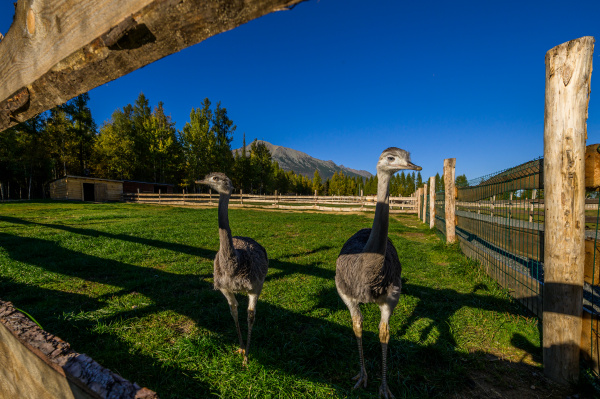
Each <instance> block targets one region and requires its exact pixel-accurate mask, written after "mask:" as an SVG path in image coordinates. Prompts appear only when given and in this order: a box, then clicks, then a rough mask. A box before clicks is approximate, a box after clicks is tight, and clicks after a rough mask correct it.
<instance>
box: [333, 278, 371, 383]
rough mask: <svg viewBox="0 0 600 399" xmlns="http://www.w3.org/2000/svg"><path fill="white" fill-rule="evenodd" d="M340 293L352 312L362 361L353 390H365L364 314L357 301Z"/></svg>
mask: <svg viewBox="0 0 600 399" xmlns="http://www.w3.org/2000/svg"><path fill="white" fill-rule="evenodd" d="M338 293H339V294H340V297H341V298H342V300H343V301H344V303H345V304H346V306H347V307H348V310H350V316H352V329H353V330H354V335H355V336H356V342H357V343H358V356H359V360H360V372H359V373H358V374H357V375H356V376H355V377H354V378H353V380H355V381H357V382H356V385H354V388H352V389H356V388H358V387H360V386H361V384H362V386H363V387H364V388H366V387H367V370H366V369H365V357H364V355H363V347H362V323H363V318H362V313H360V306H359V305H358V302H357V301H355V300H353V299H352V298H350V297H348V296H346V295H344V294H342V293H341V292H339V290H338Z"/></svg>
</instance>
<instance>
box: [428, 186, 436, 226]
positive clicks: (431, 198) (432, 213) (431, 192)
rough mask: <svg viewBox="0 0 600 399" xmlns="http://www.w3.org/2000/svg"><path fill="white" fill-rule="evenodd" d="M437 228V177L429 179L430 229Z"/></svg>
mask: <svg viewBox="0 0 600 399" xmlns="http://www.w3.org/2000/svg"><path fill="white" fill-rule="evenodd" d="M434 227H435V176H431V177H430V178H429V228H430V229H433V228H434Z"/></svg>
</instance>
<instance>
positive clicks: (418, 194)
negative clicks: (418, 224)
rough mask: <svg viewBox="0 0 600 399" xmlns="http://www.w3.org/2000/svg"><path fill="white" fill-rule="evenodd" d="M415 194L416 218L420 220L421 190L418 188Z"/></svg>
mask: <svg viewBox="0 0 600 399" xmlns="http://www.w3.org/2000/svg"><path fill="white" fill-rule="evenodd" d="M415 193H416V194H417V218H418V219H421V210H422V207H421V189H420V188H418V189H417V191H416V192H415Z"/></svg>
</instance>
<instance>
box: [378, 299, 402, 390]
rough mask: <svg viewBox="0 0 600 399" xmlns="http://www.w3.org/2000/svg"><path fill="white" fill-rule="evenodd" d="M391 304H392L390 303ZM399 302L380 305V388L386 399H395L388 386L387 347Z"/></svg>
mask: <svg viewBox="0 0 600 399" xmlns="http://www.w3.org/2000/svg"><path fill="white" fill-rule="evenodd" d="M390 302H391V303H390ZM397 302H398V300H397V299H396V300H395V301H393V300H392V301H389V302H386V303H383V304H381V305H379V309H380V310H381V321H380V323H379V342H381V386H380V387H379V397H380V398H381V397H383V398H385V399H394V395H392V393H391V392H390V389H389V387H388V384H387V347H388V343H389V342H390V325H389V320H390V316H391V314H392V312H393V311H394V307H395V306H396V303H397Z"/></svg>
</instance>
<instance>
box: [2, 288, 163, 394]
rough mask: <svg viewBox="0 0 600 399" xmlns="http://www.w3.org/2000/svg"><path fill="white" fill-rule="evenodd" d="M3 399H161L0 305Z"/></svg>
mask: <svg viewBox="0 0 600 399" xmlns="http://www.w3.org/2000/svg"><path fill="white" fill-rule="evenodd" d="M0 365H1V367H0V398H71V399H98V398H121V399H158V395H157V394H156V393H155V392H153V391H151V390H149V389H147V388H141V387H140V386H139V385H137V384H135V383H131V382H129V381H127V380H126V379H124V378H122V377H121V376H119V375H117V374H114V373H113V372H111V371H110V370H108V369H105V368H104V367H102V366H101V365H99V364H98V363H96V362H95V361H94V360H93V359H91V358H90V357H89V356H87V355H85V354H82V353H77V352H75V351H73V350H72V349H71V346H70V345H69V344H68V343H66V342H64V341H63V340H61V339H60V338H58V337H56V336H54V335H52V334H50V333H48V332H47V331H44V330H42V329H41V328H39V327H38V326H37V325H36V324H35V323H34V322H32V321H31V320H29V318H27V317H26V316H25V315H24V314H23V313H21V312H19V311H18V310H16V309H15V308H14V307H13V306H12V304H11V303H10V302H3V301H1V300H0Z"/></svg>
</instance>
